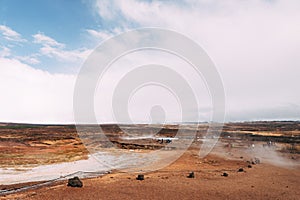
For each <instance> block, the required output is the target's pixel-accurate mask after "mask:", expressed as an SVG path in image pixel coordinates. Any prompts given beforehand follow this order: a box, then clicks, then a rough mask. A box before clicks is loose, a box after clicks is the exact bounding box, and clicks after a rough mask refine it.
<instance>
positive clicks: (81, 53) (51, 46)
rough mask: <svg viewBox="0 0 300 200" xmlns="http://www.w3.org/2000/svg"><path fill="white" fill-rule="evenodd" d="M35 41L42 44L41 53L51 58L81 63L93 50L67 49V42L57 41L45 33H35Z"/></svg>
mask: <svg viewBox="0 0 300 200" xmlns="http://www.w3.org/2000/svg"><path fill="white" fill-rule="evenodd" d="M33 38H34V42H35V43H37V44H41V45H42V47H41V48H40V53H41V54H42V55H44V56H47V57H50V58H56V59H57V60H58V61H61V62H73V63H74V62H77V63H79V64H81V63H82V62H83V61H84V59H86V58H87V56H88V55H89V54H90V52H91V50H90V49H86V48H82V49H75V50H66V49H65V46H66V45H65V44H63V43H60V42H57V41H56V40H55V39H53V38H51V37H49V36H46V35H45V34H43V33H38V34H35V35H33Z"/></svg>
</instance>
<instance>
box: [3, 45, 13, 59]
mask: <svg viewBox="0 0 300 200" xmlns="http://www.w3.org/2000/svg"><path fill="white" fill-rule="evenodd" d="M10 55H11V50H10V49H9V48H7V47H5V46H0V57H7V56H10Z"/></svg>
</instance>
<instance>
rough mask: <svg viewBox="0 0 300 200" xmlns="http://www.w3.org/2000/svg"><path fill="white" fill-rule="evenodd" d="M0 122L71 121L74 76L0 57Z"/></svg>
mask: <svg viewBox="0 0 300 200" xmlns="http://www.w3.org/2000/svg"><path fill="white" fill-rule="evenodd" d="M0 66H1V67H0V75H1V79H0V90H1V91H2V93H3V94H5V95H1V98H0V110H1V112H0V121H11V122H31V123H68V122H73V116H72V96H73V86H74V81H75V76H74V75H64V74H50V73H48V72H46V71H42V70H38V69H34V68H32V67H31V66H29V65H26V64H23V63H21V62H20V61H18V60H16V59H7V58H0Z"/></svg>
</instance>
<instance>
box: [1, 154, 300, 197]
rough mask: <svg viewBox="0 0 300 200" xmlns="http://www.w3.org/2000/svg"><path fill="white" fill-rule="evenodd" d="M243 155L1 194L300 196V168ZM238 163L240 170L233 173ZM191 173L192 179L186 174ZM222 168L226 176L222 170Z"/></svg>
mask: <svg viewBox="0 0 300 200" xmlns="http://www.w3.org/2000/svg"><path fill="white" fill-rule="evenodd" d="M246 160H247V159H240V160H226V159H223V158H219V157H216V156H213V155H209V156H208V157H206V158H205V159H199V158H198V156H197V154H196V151H193V150H190V151H188V152H186V153H185V154H184V156H183V157H181V158H180V159H179V160H177V161H176V162H175V163H173V164H172V165H170V166H169V167H167V168H164V169H161V170H159V171H156V172H151V173H148V174H146V175H145V178H146V179H145V180H144V181H138V180H136V179H135V177H136V175H134V174H127V173H121V172H115V173H112V174H108V175H105V176H103V177H99V178H94V179H85V180H83V184H84V186H83V187H82V188H71V187H67V186H66V181H65V182H63V183H60V184H58V185H55V186H52V187H44V188H40V189H36V190H34V191H26V192H22V193H18V194H14V195H9V196H6V197H2V198H5V199H41V200H47V199H51V200H52V199H72V200H75V199H122V200H126V199H128V200H131V199H151V200H153V199H174V200H176V199H295V200H296V199H299V197H300V190H299V189H300V169H299V168H295V169H284V168H280V167H275V166H272V165H268V164H264V163H262V164H258V165H253V167H252V168H248V167H247V165H248V163H247V162H246ZM240 167H243V168H244V170H245V172H237V170H238V169H239V168H240ZM190 171H194V172H195V176H196V178H194V179H190V178H187V177H186V176H187V175H188V173H189V172H190ZM223 172H227V173H228V174H229V176H228V177H223V176H221V174H222V173H223Z"/></svg>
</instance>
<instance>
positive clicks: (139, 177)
mask: <svg viewBox="0 0 300 200" xmlns="http://www.w3.org/2000/svg"><path fill="white" fill-rule="evenodd" d="M144 179H145V178H144V174H139V175H138V176H137V177H136V180H139V181H142V180H144Z"/></svg>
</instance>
